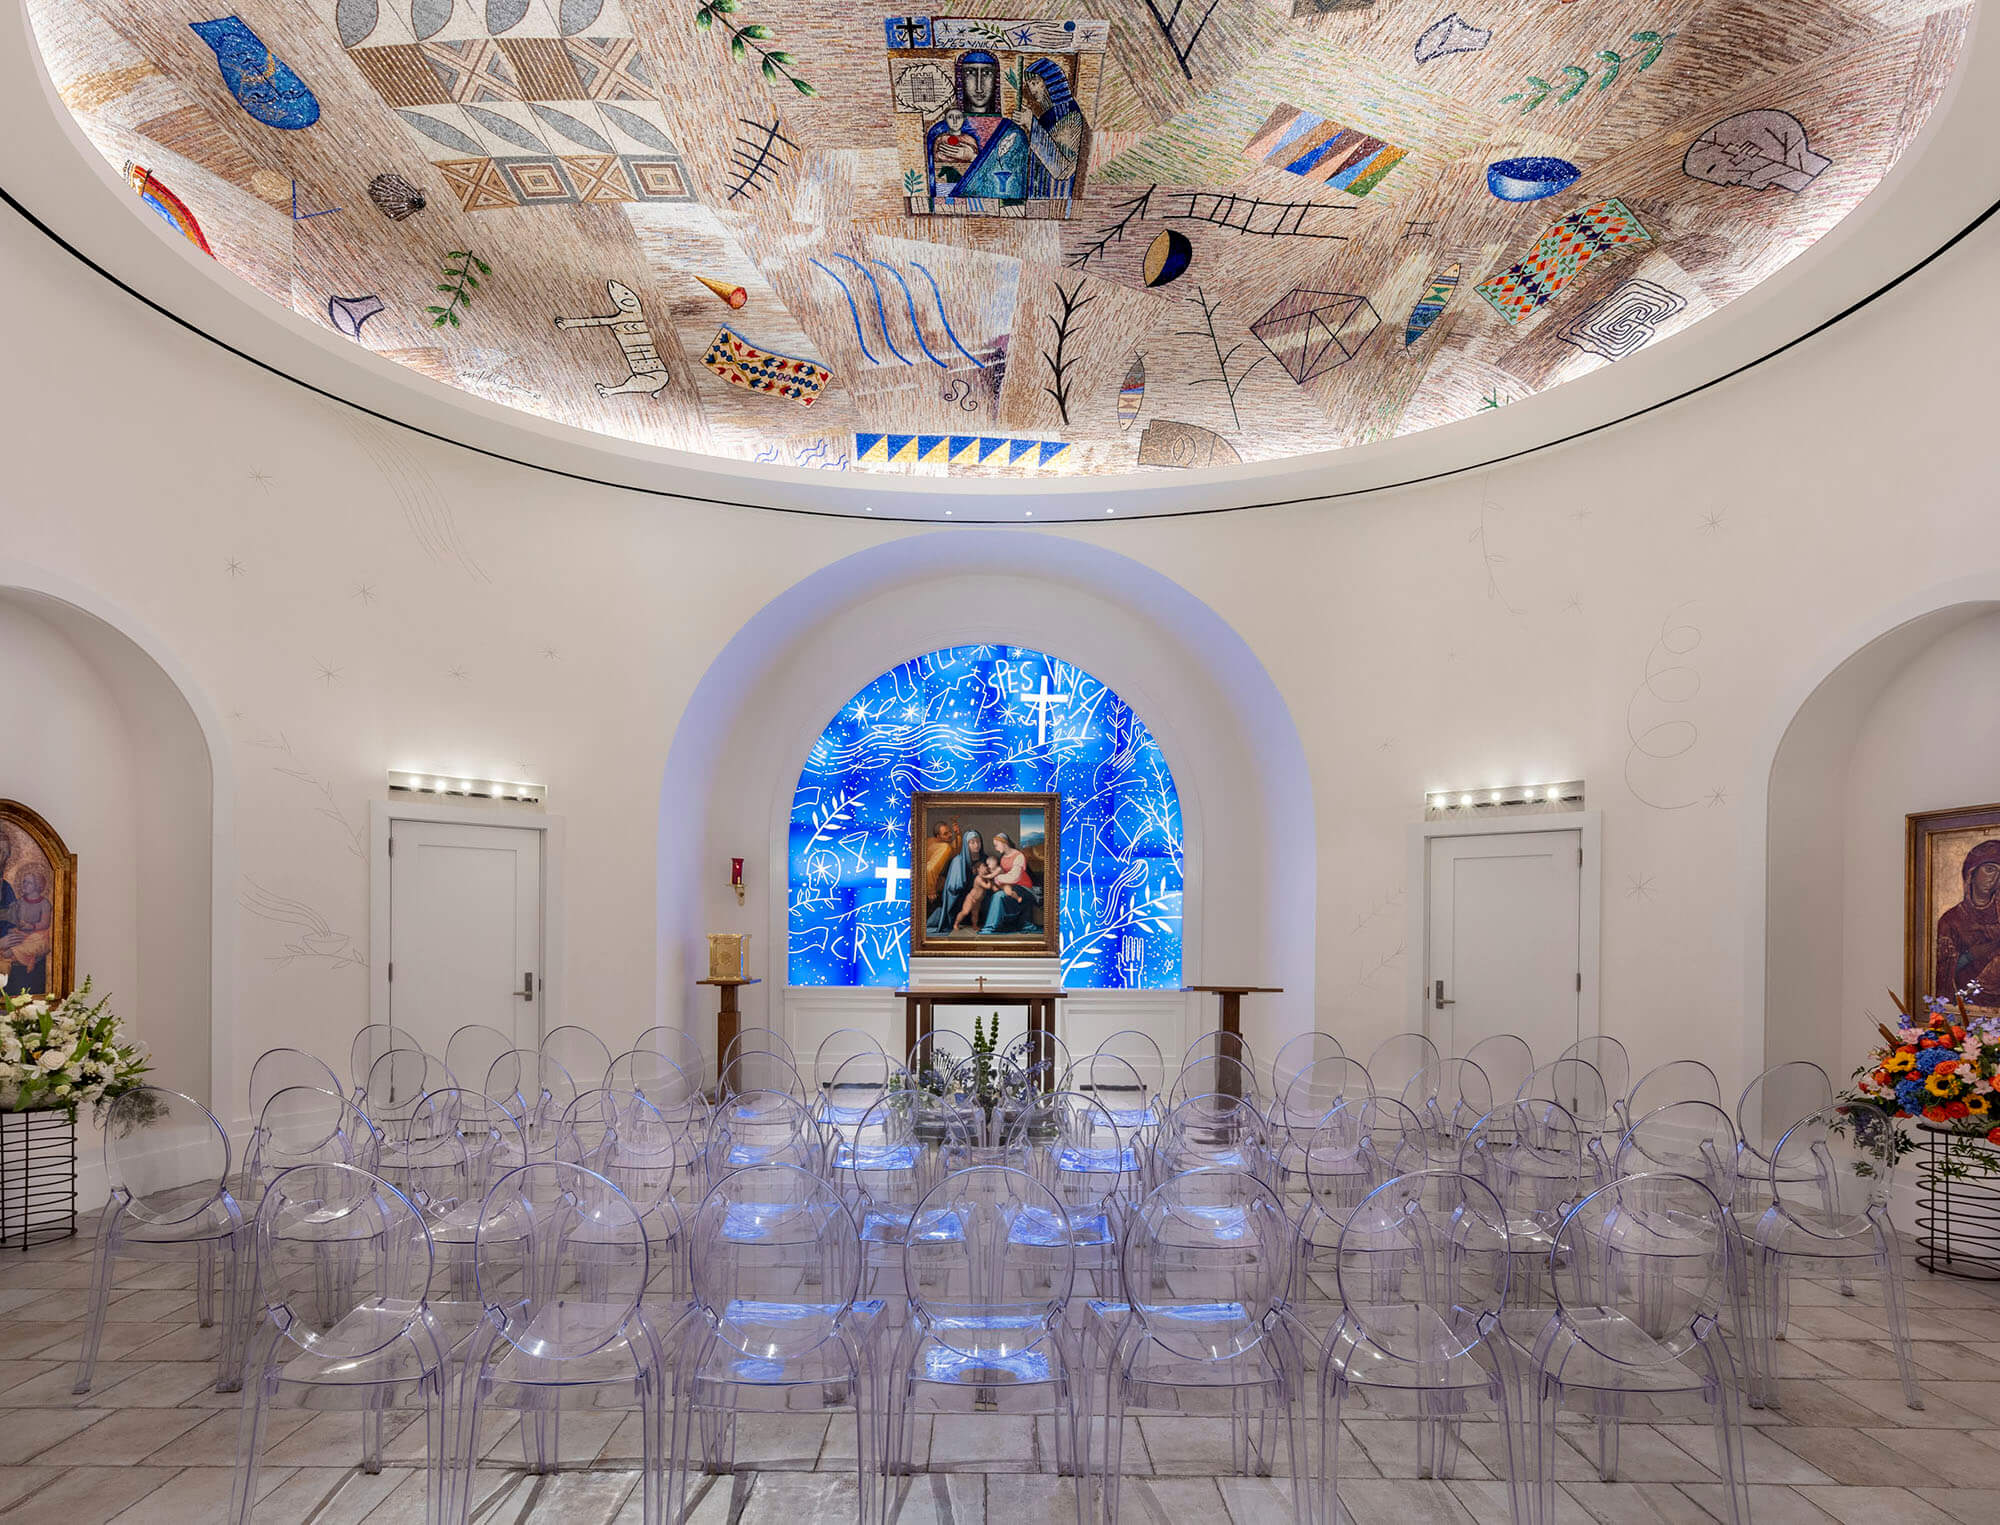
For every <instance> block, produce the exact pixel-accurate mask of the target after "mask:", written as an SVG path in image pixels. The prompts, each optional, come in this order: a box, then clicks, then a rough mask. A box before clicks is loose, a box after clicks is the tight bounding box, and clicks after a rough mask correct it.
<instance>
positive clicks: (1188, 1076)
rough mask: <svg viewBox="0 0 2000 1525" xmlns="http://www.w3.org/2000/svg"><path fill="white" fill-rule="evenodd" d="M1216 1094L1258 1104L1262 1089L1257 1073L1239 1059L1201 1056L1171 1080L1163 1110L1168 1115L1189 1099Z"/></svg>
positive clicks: (1225, 1055) (1224, 1056)
mask: <svg viewBox="0 0 2000 1525" xmlns="http://www.w3.org/2000/svg"><path fill="white" fill-rule="evenodd" d="M1216 1095H1220V1096H1243V1097H1248V1098H1250V1099H1251V1100H1253V1101H1259V1100H1260V1099H1261V1097H1262V1095H1263V1086H1262V1082H1261V1081H1259V1080H1258V1078H1257V1071H1256V1070H1255V1069H1254V1068H1253V1067H1252V1066H1251V1065H1249V1064H1247V1063H1245V1062H1244V1061H1243V1060H1241V1059H1231V1058H1230V1057H1229V1056H1228V1055H1227V1054H1205V1055H1202V1056H1200V1057H1198V1058H1196V1059H1195V1061H1194V1062H1193V1063H1192V1064H1189V1065H1187V1066H1185V1067H1184V1068H1183V1069H1182V1070H1181V1072H1180V1074H1179V1075H1177V1076H1175V1077H1174V1083H1173V1087H1172V1089H1170V1090H1169V1091H1168V1092H1167V1110H1168V1111H1169V1112H1171V1111H1172V1110H1173V1109H1174V1108H1176V1107H1178V1106H1179V1105H1180V1104H1181V1103H1182V1102H1184V1101H1186V1100H1187V1099H1188V1098H1189V1097H1192V1096H1216Z"/></svg>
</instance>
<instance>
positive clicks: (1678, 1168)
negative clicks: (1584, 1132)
mask: <svg viewBox="0 0 2000 1525" xmlns="http://www.w3.org/2000/svg"><path fill="white" fill-rule="evenodd" d="M1635 1094H1636V1093H1635ZM1663 1171H1664V1172H1668V1173H1670V1174H1673V1175H1683V1176H1693V1177H1694V1178H1695V1179H1696V1180H1697V1181H1700V1182H1701V1183H1702V1184H1703V1185H1704V1186H1706V1187H1707V1188H1708V1189H1709V1190H1710V1191H1712V1192H1714V1193H1715V1194H1716V1196H1718V1197H1720V1198H1721V1199H1722V1200H1723V1201H1724V1202H1727V1201H1728V1200H1729V1195H1730V1192H1731V1190H1732V1189H1733V1187H1734V1185H1735V1174H1736V1124H1735V1123H1734V1122H1732V1121H1731V1120H1730V1117H1729V1114H1728V1113H1727V1112H1725V1111H1723V1110H1722V1108H1721V1107H1720V1106H1718V1105H1716V1103H1714V1102H1713V1101H1670V1102H1666V1103H1664V1104H1662V1105H1660V1106H1657V1107H1654V1108H1653V1109H1652V1110H1651V1111H1648V1112H1643V1113H1641V1114H1640V1115H1639V1116H1638V1118H1637V1119H1635V1120H1634V1122H1633V1123H1632V1126H1631V1127H1629V1128H1627V1129H1626V1130H1625V1134H1624V1137H1622V1138H1620V1139H1619V1140H1618V1149H1617V1152H1616V1153H1615V1154H1614V1155H1613V1156H1612V1158H1611V1178H1612V1179H1613V1180H1616V1179H1618V1178H1619V1177H1620V1176H1636V1175H1649V1174H1657V1173H1660V1172H1663Z"/></svg>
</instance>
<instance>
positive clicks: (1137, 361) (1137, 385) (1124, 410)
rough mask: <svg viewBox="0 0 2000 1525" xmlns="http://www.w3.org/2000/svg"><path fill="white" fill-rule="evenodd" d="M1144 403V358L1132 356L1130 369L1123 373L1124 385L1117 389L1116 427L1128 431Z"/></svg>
mask: <svg viewBox="0 0 2000 1525" xmlns="http://www.w3.org/2000/svg"><path fill="white" fill-rule="evenodd" d="M1145 402H1146V357H1145V356H1144V355H1134V356H1133V357H1132V369H1131V370H1129V371H1127V372H1126V373H1125V380H1124V383H1123V384H1122V385H1121V386H1120V387H1119V388H1118V427H1119V428H1121V429H1129V428H1131V427H1132V425H1133V424H1134V423H1135V422H1136V421H1137V420H1138V417H1139V409H1140V408H1141V407H1143V406H1144V405H1145Z"/></svg>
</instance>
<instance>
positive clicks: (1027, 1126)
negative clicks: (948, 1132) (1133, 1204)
mask: <svg viewBox="0 0 2000 1525" xmlns="http://www.w3.org/2000/svg"><path fill="white" fill-rule="evenodd" d="M1007 1141H1008V1143H1009V1144H1010V1145H1012V1146H1014V1148H1015V1149H1016V1150H1017V1151H1018V1152H1019V1153H1020V1154H1021V1155H1022V1156H1023V1157H1024V1158H1026V1159H1027V1160H1028V1161H1029V1170H1030V1173H1031V1174H1033V1175H1035V1177H1036V1178H1037V1179H1038V1180H1040V1181H1041V1183H1042V1184H1043V1185H1044V1186H1046V1187H1048V1188H1049V1189H1050V1190H1051V1191H1053V1192H1054V1193H1055V1194H1056V1195H1057V1196H1058V1197H1059V1198H1061V1199H1062V1201H1063V1202H1064V1203H1066V1204H1068V1205H1069V1206H1071V1207H1078V1206H1083V1205H1088V1206H1090V1207H1093V1208H1096V1209H1099V1210H1102V1209H1103V1207H1104V1206H1105V1204H1107V1203H1108V1202H1109V1201H1110V1200H1111V1198H1112V1197H1114V1196H1115V1195H1117V1193H1118V1189H1119V1187H1120V1186H1121V1185H1122V1184H1123V1183H1124V1182H1125V1181H1126V1180H1128V1179H1129V1178H1131V1177H1132V1176H1134V1175H1135V1174H1137V1172H1138V1169H1139V1151H1138V1149H1137V1148H1136V1147H1135V1145H1134V1144H1133V1142H1132V1140H1131V1138H1130V1136H1129V1135H1128V1134H1127V1133H1126V1132H1125V1130H1123V1129H1121V1128H1120V1127H1119V1125H1118V1117H1117V1113H1116V1112H1115V1111H1114V1110H1113V1109H1112V1107H1111V1106H1110V1105H1108V1104H1107V1103H1106V1102H1104V1101H1102V1100H1100V1099H1099V1098H1097V1097H1095V1096H1085V1095H1084V1094H1082V1093H1081V1092H1078V1091H1051V1092H1050V1093H1049V1094H1048V1095H1046V1096H1042V1097H1039V1098H1037V1100H1036V1104H1035V1106H1034V1107H1033V1108H1032V1109H1023V1111H1022V1113H1021V1115H1020V1116H1018V1117H1017V1118H1015V1119H1014V1121H1013V1122H1012V1123H1011V1124H1010V1125H1009V1128H1008V1140H1007Z"/></svg>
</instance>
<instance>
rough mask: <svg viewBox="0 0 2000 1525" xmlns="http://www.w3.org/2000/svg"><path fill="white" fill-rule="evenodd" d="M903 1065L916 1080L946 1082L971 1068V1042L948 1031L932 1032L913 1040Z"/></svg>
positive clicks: (937, 1030)
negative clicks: (930, 1078) (926, 1077)
mask: <svg viewBox="0 0 2000 1525" xmlns="http://www.w3.org/2000/svg"><path fill="white" fill-rule="evenodd" d="M903 1064H904V1067H905V1068H906V1069H908V1070H909V1072H910V1073H911V1074H912V1075H915V1076H917V1077H919V1078H920V1079H921V1078H922V1077H923V1076H924V1075H925V1074H926V1073H929V1074H932V1075H936V1076H937V1077H939V1079H940V1080H946V1079H949V1078H951V1077H952V1076H955V1075H958V1074H960V1073H961V1072H963V1071H965V1070H968V1069H970V1068H971V1065H972V1040H971V1039H970V1038H968V1037H966V1036H965V1034H964V1033H960V1032H953V1031H952V1030H951V1029H950V1028H948V1027H940V1028H935V1029H933V1030H932V1031H931V1032H930V1033H928V1034H926V1035H925V1036H924V1037H921V1038H919V1039H917V1041H916V1044H915V1045H914V1046H913V1047H912V1048H911V1049H910V1052H909V1054H908V1055H907V1056H905V1058H904V1060H903Z"/></svg>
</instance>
